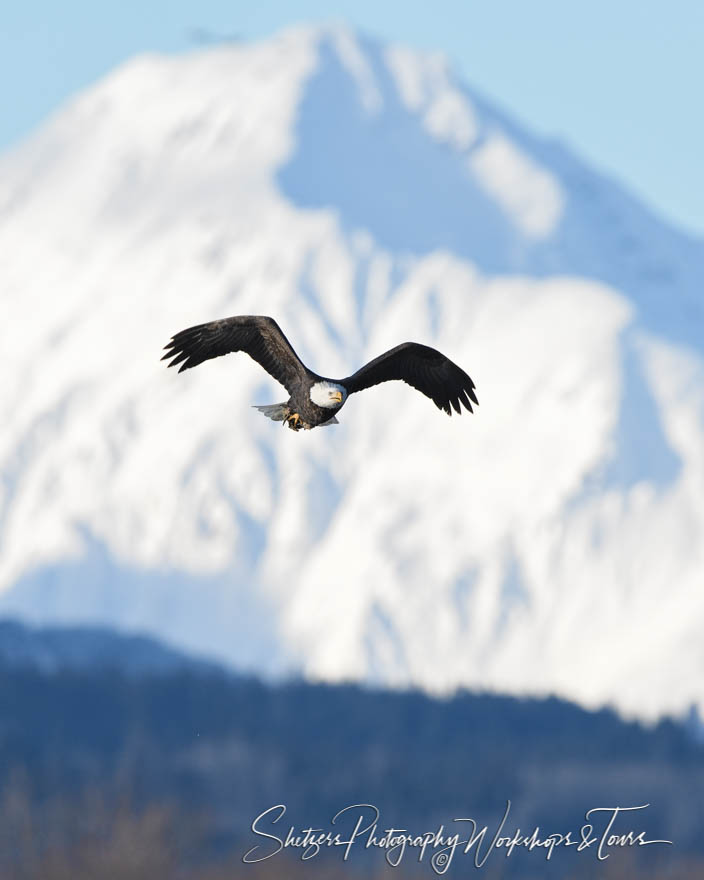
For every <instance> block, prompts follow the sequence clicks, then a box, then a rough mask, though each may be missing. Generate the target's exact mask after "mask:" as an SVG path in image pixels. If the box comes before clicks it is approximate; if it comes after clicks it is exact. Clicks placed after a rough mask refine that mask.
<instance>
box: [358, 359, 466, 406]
mask: <svg viewBox="0 0 704 880" xmlns="http://www.w3.org/2000/svg"><path fill="white" fill-rule="evenodd" d="M392 379H400V380H401V381H403V382H407V383H408V384H409V385H412V386H413V388H416V389H417V390H418V391H421V392H422V393H423V394H425V395H426V397H429V398H430V399H431V400H432V401H433V403H434V404H435V405H436V406H437V407H438V408H439V409H442V410H444V411H445V412H446V413H447V414H448V415H452V409H454V410H455V412H457V413H459V412H461V410H462V406H464V407H465V408H466V409H468V410H469V411H470V412H473V410H472V403H474V404H478V403H479V401H478V400H477V397H476V394H475V393H474V382H472V380H471V379H470V378H469V376H468V375H467V374H466V373H465V372H464V370H462V369H461V368H460V367H458V366H457V364H455V363H453V362H452V361H451V360H450V359H449V358H446V357H445V355H444V354H441V352H439V351H436V350H435V349H434V348H430V347H428V346H427V345H420V344H419V343H417V342H404V343H402V344H401V345H397V346H396V348H392V349H391V350H390V351H387V352H385V353H384V354H382V355H379V357H377V358H374V360H373V361H369V363H368V364H365V365H364V366H363V367H362V368H361V369H360V370H357V372H356V373H354V375H352V376H348V377H347V378H346V379H342V380H341V384H342V385H344V386H345V388H346V389H347V392H348V394H354V392H355V391H363V390H364V389H365V388H371V387H372V386H373V385H378V384H379V383H380V382H388V381H390V380H392Z"/></svg>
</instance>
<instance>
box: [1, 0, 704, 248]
mask: <svg viewBox="0 0 704 880" xmlns="http://www.w3.org/2000/svg"><path fill="white" fill-rule="evenodd" d="M330 20H335V21H348V22H350V23H352V24H354V25H357V26H358V27H360V28H363V29H364V30H366V31H368V32H371V33H375V34H377V35H379V36H381V37H385V38H389V39H391V40H395V41H399V42H404V43H407V44H409V45H412V46H418V47H422V48H430V49H440V50H442V51H444V52H446V53H447V54H448V56H449V57H450V58H451V59H452V61H453V62H454V64H455V66H456V67H457V68H458V69H459V70H460V71H461V72H462V74H463V75H464V77H465V78H466V79H467V81H468V82H470V83H471V84H472V85H474V86H475V87H476V88H478V89H480V90H481V91H483V92H484V93H485V94H486V95H487V96H488V97H490V98H493V99H494V100H496V101H497V102H498V103H499V104H500V105H501V106H502V107H503V108H504V109H506V110H508V111H510V112H511V113H512V114H513V115H515V116H517V117H518V118H519V119H520V120H521V121H523V122H524V123H527V124H529V125H530V126H532V128H533V129H534V130H535V131H536V132H537V133H539V134H543V135H550V136H554V137H559V138H561V139H562V140H565V141H567V142H568V143H569V144H570V145H571V146H572V148H574V149H575V150H576V151H577V152H578V153H580V154H581V155H582V156H583V157H584V158H585V159H587V160H589V161H591V162H592V163H593V164H595V165H596V166H597V167H598V168H599V169H600V170H602V171H605V172H606V173H608V174H610V175H612V176H614V177H616V178H618V179H619V180H621V181H622V182H623V183H625V184H626V185H627V186H628V187H629V188H630V189H631V190H632V191H634V192H635V193H636V194H637V195H639V196H640V197H642V198H643V199H645V200H646V202H648V203H649V204H650V205H651V206H652V207H653V208H655V209H656V211H657V212H658V213H659V214H661V215H662V216H664V217H666V218H667V219H669V220H670V221H672V222H673V223H675V224H676V225H677V226H679V227H680V228H682V229H684V230H687V231H689V232H692V233H694V234H696V235H698V236H700V237H704V197H703V196H704V171H703V170H702V156H704V109H703V108H704V95H703V94H702V93H703V92H704V2H702V0H668V2H667V3H666V2H665V0H590V2H588V3H587V2H568V0H481V2H478V0H422V2H420V0H405V2H396V0H386V2H380V0H350V2H342V0H338V2H335V0H328V2H323V0H300V2H295V3H294V2H288V3H285V2H283V0H259V2H257V3H252V2H251V0H250V2H247V3H243V2H234V0H231V2H225V0H200V2H198V3H194V2H192V0H143V2H135V0H124V2H122V3H107V2H106V3H102V4H101V3H96V2H95V0H92V2H88V0H63V2H61V3H58V2H54V0H35V2H31V0H27V2H25V3H24V4H20V3H15V4H12V6H11V7H10V6H6V8H5V9H3V26H2V28H1V29H0V108H2V113H0V149H5V148H7V147H9V146H11V145H12V144H14V143H16V142H17V141H19V140H20V139H21V138H22V136H23V135H25V134H27V133H28V132H29V131H31V130H32V128H34V127H36V126H37V125H38V124H39V123H40V122H41V121H42V119H43V118H44V117H45V116H46V115H47V114H49V113H50V112H51V111H52V110H53V109H55V108H56V107H57V106H58V105H60V103H61V102H62V101H64V100H65V99H66V98H67V97H68V96H70V95H71V94H73V93H74V92H76V91H78V90H79V89H81V88H84V87H85V86H87V85H89V84H90V83H91V82H92V81H94V80H95V79H97V78H98V77H99V76H101V75H103V74H104V73H106V72H107V71H109V70H110V69H111V68H112V67H114V66H115V65H116V64H117V63H119V62H120V61H122V60H124V59H125V58H128V57H129V56H131V55H134V54H136V53H138V52H142V51H145V50H158V51H165V52H174V51H182V50H186V49H188V48H189V47H192V46H194V45H195V42H194V32H197V31H201V32H205V33H210V34H212V35H214V36H216V35H237V36H239V37H240V38H242V39H251V38H257V37H262V36H266V35H267V34H269V33H271V32H273V31H275V30H277V29H279V28H281V27H284V26H286V25H288V24H291V23H295V22H301V21H330Z"/></svg>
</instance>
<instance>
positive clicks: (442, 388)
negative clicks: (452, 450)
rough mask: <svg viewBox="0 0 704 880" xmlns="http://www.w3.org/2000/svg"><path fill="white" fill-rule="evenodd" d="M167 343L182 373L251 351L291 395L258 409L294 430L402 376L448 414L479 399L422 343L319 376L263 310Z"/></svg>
mask: <svg viewBox="0 0 704 880" xmlns="http://www.w3.org/2000/svg"><path fill="white" fill-rule="evenodd" d="M164 348H165V350H166V354H165V355H164V356H163V357H162V360H169V361H170V363H169V364H168V366H169V367H175V366H176V365H177V364H181V366H180V368H179V373H180V372H182V371H183V370H188V369H190V368H191V367H197V366H198V364H202V363H203V361H207V360H209V359H210V358H215V357H220V356H221V355H224V354H229V353H230V352H233V351H244V352H246V353H247V354H248V355H249V356H250V357H251V358H253V359H254V360H255V361H256V362H257V363H258V364H261V366H262V367H264V369H265V370H266V371H267V373H269V375H271V376H273V377H274V379H276V381H277V382H280V383H281V384H282V385H283V386H284V388H285V389H286V390H287V391H288V393H289V395H290V396H289V399H288V400H287V401H286V402H285V403H275V404H268V405H265V406H257V407H255V409H258V410H259V411H260V412H262V413H264V415H266V416H268V417H269V418H270V419H274V420H275V421H279V422H282V423H283V424H286V425H288V426H289V428H291V429H292V430H294V431H300V429H301V428H304V429H306V430H310V429H311V428H317V427H318V426H322V425H336V424H338V422H337V419H336V418H335V415H336V413H337V412H339V411H340V409H341V408H342V407H343V406H344V404H345V401H346V400H347V398H348V397H349V396H350V394H354V393H355V392H356V391H363V390H364V389H365V388H371V386H372V385H378V384H379V382H388V381H389V380H390V379H401V380H402V381H404V382H407V383H408V384H409V385H412V386H413V387H414V388H417V389H418V391H421V392H422V393H423V394H425V396H426V397H429V398H430V399H431V400H432V401H433V403H434V404H435V405H436V406H437V407H438V409H442V410H444V411H445V412H446V413H447V414H448V415H449V416H450V415H452V409H454V410H455V412H457V413H459V412H461V405H464V406H465V408H466V409H468V410H469V411H470V412H472V403H475V404H477V403H478V401H477V398H476V395H475V393H474V382H472V380H471V379H470V378H469V376H468V375H467V374H466V373H465V372H464V370H462V369H460V368H459V367H458V366H457V364H454V363H453V362H452V361H451V360H450V359H449V358H446V357H445V355H444V354H441V353H440V352H439V351H436V350H435V349H434V348H429V347H428V346H427V345H420V344H419V343H418V342H403V343H402V344H401V345H397V346H396V348H392V349H391V350H390V351H387V352H385V353H384V354H382V355H379V357H377V358H374V360H373V361H369V363H368V364H365V366H363V367H362V368H361V369H360V370H357V372H356V373H353V374H352V375H351V376H348V377H347V378H346V379H328V378H325V377H324V376H318V374H317V373H313V372H312V371H311V370H309V369H308V368H307V367H306V366H304V364H303V363H301V360H300V359H299V357H298V355H297V354H296V352H295V351H294V350H293V347H292V346H291V343H290V342H289V341H288V339H286V337H285V336H284V334H283V333H282V331H281V328H280V327H279V325H278V324H277V323H276V321H274V319H273V318H268V317H266V316H264V315H237V316H235V317H234V318H223V319H222V320H219V321H211V322H210V323H208V324H198V325H197V326H196V327H189V328H188V329H187V330H182V331H181V332H180V333H177V334H176V335H175V336H173V337H172V339H171V341H170V342H169V344H168V345H166V346H164Z"/></svg>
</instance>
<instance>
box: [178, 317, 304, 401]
mask: <svg viewBox="0 0 704 880" xmlns="http://www.w3.org/2000/svg"><path fill="white" fill-rule="evenodd" d="M165 350H166V354H165V355H164V356H163V357H162V360H169V359H171V362H170V363H169V366H170V367H175V366H176V365H177V364H180V365H181V366H180V367H179V373H180V372H182V371H183V370H188V369H190V368H191V367H197V366H198V364H202V363H203V361H207V360H209V359H210V358H216V357H221V356H222V355H225V354H230V353H231V352H234V351H244V352H246V353H247V354H248V355H249V356H250V357H251V358H253V359H254V360H255V361H256V362H257V363H258V364H261V366H262V367H264V369H265V370H266V371H267V373H269V375H270V376H273V377H274V379H276V380H277V382H280V383H281V384H282V385H283V386H284V387H285V388H286V389H287V391H288V392H289V394H292V393H293V389H294V388H295V387H296V386H297V385H299V384H300V383H301V381H303V380H304V379H305V378H306V375H307V372H308V371H307V370H306V368H305V367H304V366H303V364H302V363H301V361H300V359H299V357H298V355H297V354H296V352H295V351H294V350H293V346H292V345H291V343H290V342H289V341H288V339H286V337H285V336H284V334H283V332H282V331H281V328H280V327H279V325H278V324H277V323H276V321H274V319H273V318H268V317H266V316H264V315H238V316H235V317H233V318H223V319H222V320H219V321H210V322H209V323H208V324H198V325H197V326H195V327H189V328H188V329H187V330H181V332H180V333H177V334H176V335H175V336H174V337H173V338H172V339H171V342H169V344H168V345H167V346H165Z"/></svg>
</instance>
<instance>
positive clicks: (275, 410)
mask: <svg viewBox="0 0 704 880" xmlns="http://www.w3.org/2000/svg"><path fill="white" fill-rule="evenodd" d="M252 409H258V410H259V412H260V413H264V415H265V416H266V417H267V418H268V419H273V420H274V421H275V422H283V420H284V419H285V418H286V416H287V415H288V414H289V411H288V407H287V406H286V404H285V403H265V404H264V405H263V406H256V405H255V406H253V407H252Z"/></svg>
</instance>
